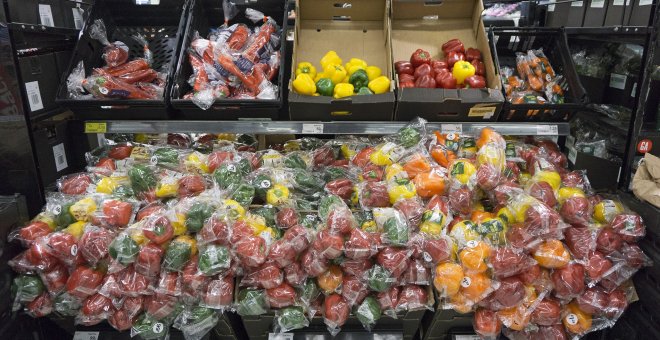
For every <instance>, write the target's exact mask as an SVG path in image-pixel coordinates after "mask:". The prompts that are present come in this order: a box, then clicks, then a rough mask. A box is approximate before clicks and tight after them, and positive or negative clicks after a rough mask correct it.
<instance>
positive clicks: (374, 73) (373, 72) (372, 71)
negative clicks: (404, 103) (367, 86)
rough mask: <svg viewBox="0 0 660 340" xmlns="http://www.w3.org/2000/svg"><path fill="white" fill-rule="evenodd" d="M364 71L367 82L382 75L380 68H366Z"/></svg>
mask: <svg viewBox="0 0 660 340" xmlns="http://www.w3.org/2000/svg"><path fill="white" fill-rule="evenodd" d="M365 71H367V77H369V81H372V80H374V79H376V78H378V77H380V76H381V75H382V74H383V71H381V70H380V67H377V66H367V69H366V70H365Z"/></svg>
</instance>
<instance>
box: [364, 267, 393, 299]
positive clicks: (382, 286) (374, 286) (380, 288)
mask: <svg viewBox="0 0 660 340" xmlns="http://www.w3.org/2000/svg"><path fill="white" fill-rule="evenodd" d="M395 281H396V280H395V279H394V278H392V274H390V272H389V271H387V269H385V268H383V267H382V266H381V265H379V264H377V265H374V266H373V267H371V269H369V272H368V273H367V282H368V283H369V289H371V290H373V291H375V292H384V291H386V290H388V289H390V287H391V286H392V284H394V282H395Z"/></svg>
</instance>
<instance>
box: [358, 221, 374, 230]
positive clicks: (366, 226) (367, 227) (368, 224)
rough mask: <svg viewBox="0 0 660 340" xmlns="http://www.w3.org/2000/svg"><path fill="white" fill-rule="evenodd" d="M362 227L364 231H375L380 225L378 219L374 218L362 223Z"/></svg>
mask: <svg viewBox="0 0 660 340" xmlns="http://www.w3.org/2000/svg"><path fill="white" fill-rule="evenodd" d="M360 229H362V230H363V231H367V232H370V233H375V232H377V231H378V225H377V224H376V221H374V220H366V221H364V222H363V223H362V225H361V226H360Z"/></svg>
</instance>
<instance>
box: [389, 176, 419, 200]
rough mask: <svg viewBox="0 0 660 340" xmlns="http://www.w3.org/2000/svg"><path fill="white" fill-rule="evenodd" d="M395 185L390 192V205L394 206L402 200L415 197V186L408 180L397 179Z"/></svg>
mask: <svg viewBox="0 0 660 340" xmlns="http://www.w3.org/2000/svg"><path fill="white" fill-rule="evenodd" d="M394 183H395V184H394V185H393V186H391V187H390V188H389V190H388V193H389V195H390V203H392V204H394V203H396V202H398V201H400V200H402V199H406V198H412V197H415V195H416V194H417V192H416V191H415V185H414V184H413V182H411V181H410V180H409V179H407V178H401V179H396V180H395V181H394Z"/></svg>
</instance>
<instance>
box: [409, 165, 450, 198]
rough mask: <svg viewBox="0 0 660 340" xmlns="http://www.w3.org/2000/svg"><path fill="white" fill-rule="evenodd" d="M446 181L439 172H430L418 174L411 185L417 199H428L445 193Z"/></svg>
mask: <svg viewBox="0 0 660 340" xmlns="http://www.w3.org/2000/svg"><path fill="white" fill-rule="evenodd" d="M446 179H447V178H446V177H445V176H442V173H440V172H439V171H435V170H432V171H429V172H425V173H421V174H418V175H417V177H415V179H414V180H413V183H414V184H415V189H417V195H419V197H422V198H430V197H433V195H442V194H443V193H444V192H445V181H446Z"/></svg>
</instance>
